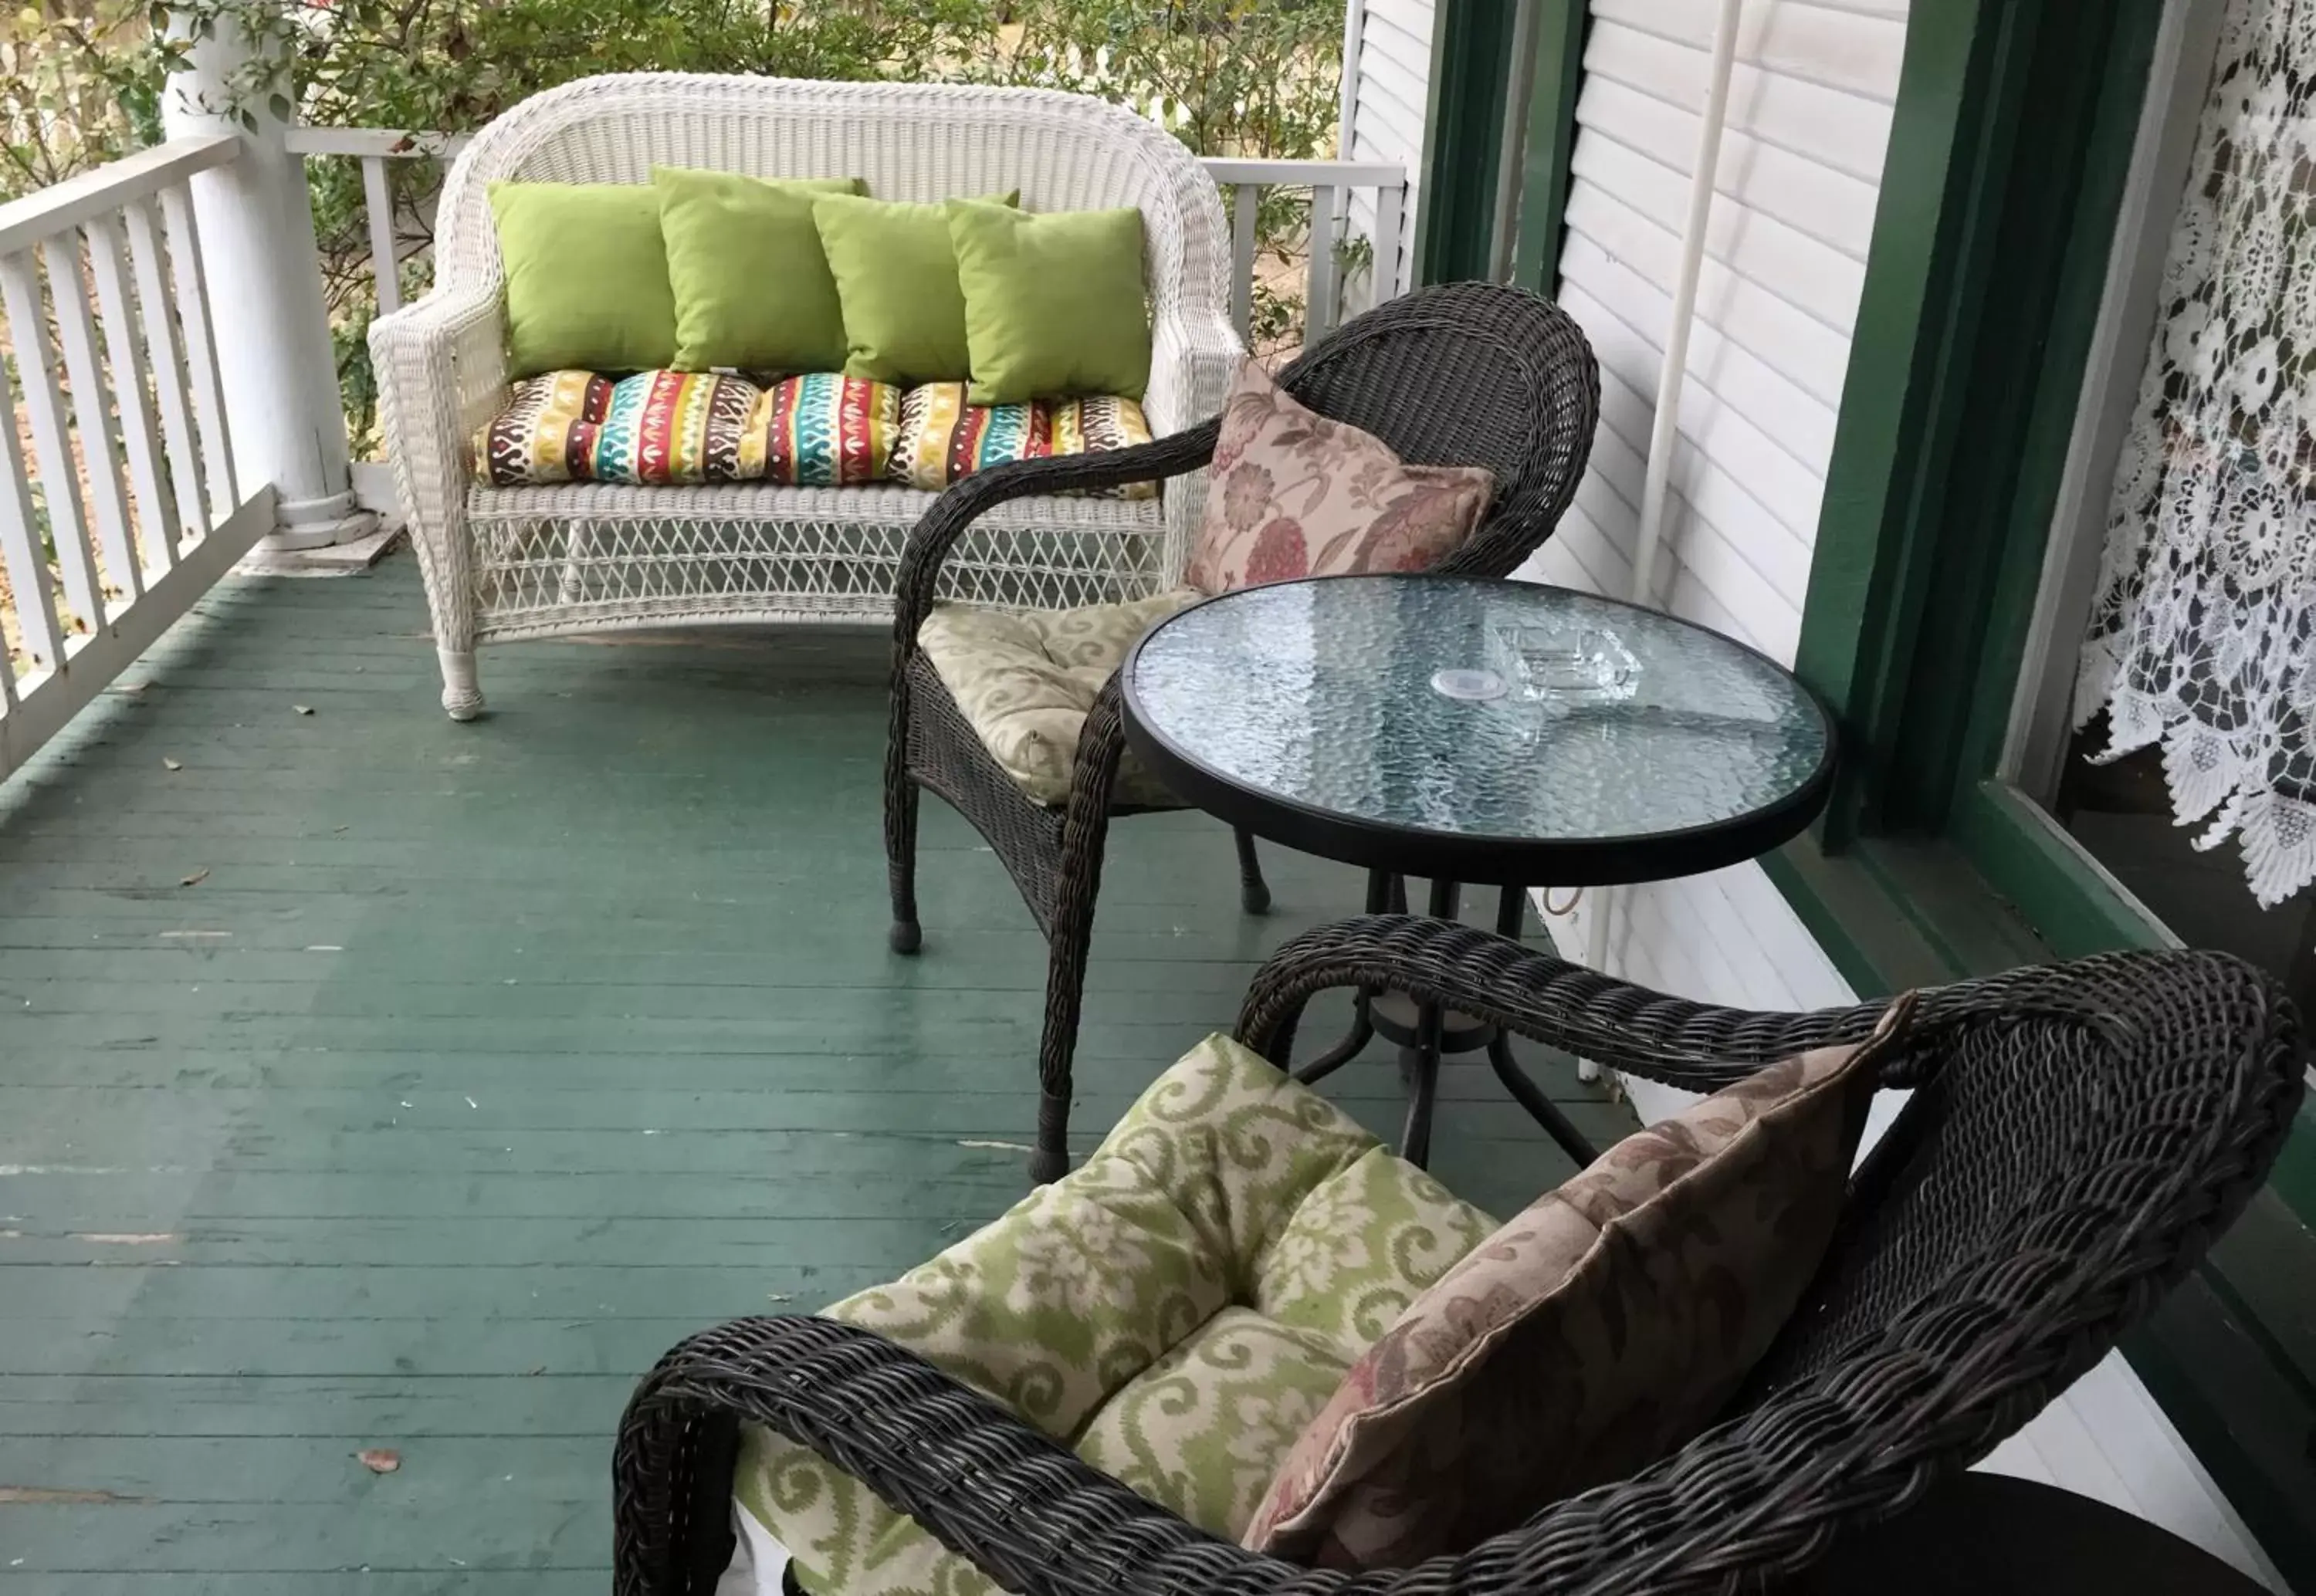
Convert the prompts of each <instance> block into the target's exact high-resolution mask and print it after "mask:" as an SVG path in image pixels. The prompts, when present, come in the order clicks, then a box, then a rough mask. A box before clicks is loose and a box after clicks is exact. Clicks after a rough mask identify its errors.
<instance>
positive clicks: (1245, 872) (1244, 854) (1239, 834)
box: [1231, 826, 1270, 915]
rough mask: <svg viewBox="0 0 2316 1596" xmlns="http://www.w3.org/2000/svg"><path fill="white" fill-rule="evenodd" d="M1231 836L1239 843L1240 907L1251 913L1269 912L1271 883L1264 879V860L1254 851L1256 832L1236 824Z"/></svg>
mask: <svg viewBox="0 0 2316 1596" xmlns="http://www.w3.org/2000/svg"><path fill="white" fill-rule="evenodd" d="M1231 836H1232V837H1233V838H1235V839H1236V841H1237V843H1238V901H1239V907H1240V908H1241V909H1245V910H1246V912H1247V913H1249V914H1251V915H1259V914H1269V912H1270V885H1269V882H1265V881H1264V880H1263V879H1262V861H1261V859H1260V858H1259V857H1258V856H1256V854H1255V851H1254V833H1253V832H1252V831H1249V830H1247V829H1244V828H1243V827H1236V826H1234V827H1233V828H1232V829H1231Z"/></svg>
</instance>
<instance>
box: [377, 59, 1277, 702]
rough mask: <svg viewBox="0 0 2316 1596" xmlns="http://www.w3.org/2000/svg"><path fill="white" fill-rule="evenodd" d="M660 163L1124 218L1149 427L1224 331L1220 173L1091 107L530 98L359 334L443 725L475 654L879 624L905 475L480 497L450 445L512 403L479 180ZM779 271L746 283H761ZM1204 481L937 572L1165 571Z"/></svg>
mask: <svg viewBox="0 0 2316 1596" xmlns="http://www.w3.org/2000/svg"><path fill="white" fill-rule="evenodd" d="M655 164H659V165H668V166H693V167H705V168H709V169H713V170H718V171H725V172H737V173H748V174H750V175H753V176H758V177H861V178H865V179H867V180H868V182H869V192H870V193H871V194H873V195H876V196H877V197H878V198H880V199H916V200H938V199H949V198H953V197H956V196H960V195H975V194H985V193H989V192H992V191H1001V190H1005V189H1012V188H1017V187H1018V188H1019V189H1020V191H1021V203H1022V204H1023V205H1024V206H1026V207H1028V208H1031V209H1036V210H1077V209H1092V208H1114V207H1122V206H1129V205H1130V206H1134V207H1136V208H1139V209H1140V210H1141V212H1142V217H1143V224H1144V236H1145V272H1146V277H1147V282H1148V286H1149V290H1150V298H1151V309H1152V317H1153V325H1152V359H1151V368H1150V386H1149V391H1148V393H1147V394H1146V395H1145V399H1144V405H1143V407H1144V410H1145V413H1146V415H1147V417H1148V419H1149V422H1150V428H1151V430H1152V432H1153V433H1154V434H1155V435H1159V436H1163V435H1164V434H1166V433H1169V432H1174V431H1179V430H1181V429H1183V428H1185V427H1188V426H1189V425H1191V424H1192V423H1194V422H1196V421H1199V420H1202V419H1204V418H1205V417H1207V416H1209V415H1212V414H1213V413H1215V412H1216V410H1218V409H1219V408H1220V406H1221V403H1222V395H1223V390H1224V388H1225V386H1226V384H1227V382H1228V380H1229V377H1230V375H1231V369H1232V367H1233V365H1234V361H1235V360H1236V359H1237V358H1238V355H1239V352H1240V344H1239V341H1238V337H1237V335H1236V333H1235V332H1234V331H1233V329H1232V326H1231V322H1230V317H1229V312H1228V286H1227V284H1228V278H1227V272H1228V259H1229V236H1228V233H1227V231H1226V229H1225V222H1224V217H1223V210H1222V204H1221V201H1220V199H1218V198H1217V197H1216V189H1215V184H1214V182H1212V180H1211V179H1209V178H1208V177H1207V173H1206V172H1205V171H1204V169H1203V168H1201V167H1200V165H1199V164H1198V160H1197V159H1196V157H1194V156H1193V155H1190V153H1189V151H1188V150H1187V149H1185V148H1184V147H1183V146H1181V144H1180V143H1179V142H1178V141H1176V140H1175V139H1173V138H1171V137H1169V136H1168V135H1166V134H1165V133H1164V132H1162V131H1161V130H1160V129H1157V128H1155V127H1154V126H1152V125H1151V124H1150V123H1148V122H1146V121H1145V120H1142V119H1140V118H1138V117H1136V116H1134V115H1133V114H1131V113H1130V112H1127V111H1123V110H1120V109H1118V108H1117V107H1115V106H1111V105H1108V104H1105V103H1103V102H1100V101H1096V100H1090V99H1085V98H1082V97H1080V96H1076V95H1070V94H1061V93H1051V92H1048V91H1045V90H1038V89H984V88H960V87H949V86H943V85H934V84H838V83H812V82H797V81H792V80H788V79H781V78H751V77H707V76H688V75H679V74H656V73H655V74H631V75H607V76H602V77H594V78H588V79H584V80H583V81H580V82H577V83H574V84H567V85H566V86H564V87H562V88H559V89H554V90H550V91H548V93H543V94H539V95H537V96H534V97H533V98H531V99H530V100H526V101H525V102H522V103H521V105H518V106H516V107H515V108H514V109H513V110H512V111H508V112H507V113H506V114H505V115H503V116H502V117H500V118H498V119H497V120H495V121H494V122H492V123H491V124H490V125H489V126H488V127H486V128H485V129H483V130H482V132H481V133H479V134H478V135H477V137H475V139H474V141H473V142H472V143H471V144H469V145H468V146H467V148H466V150H465V151H464V152H463V153H462V154H461V155H459V159H458V161H457V162H456V163H455V164H453V165H452V167H451V169H450V177H449V180H448V182H446V183H445V185H444V187H443V191H442V198H441V209H440V216H439V226H438V231H437V245H436V265H435V284H434V287H433V289H432V291H431V292H429V293H428V294H427V295H425V297H423V298H420V299H418V300H416V301H414V303H412V304H411V305H410V306H407V307H405V308H404V309H402V310H400V311H397V312H396V313H395V314H394V315H388V316H383V317H381V318H379V321H378V322H377V324H375V325H374V326H373V327H372V328H371V330H370V352H371V357H372V360H373V362H374V364H375V366H376V368H377V372H378V382H379V413H380V415H381V418H382V420H383V422H384V427H385V432H386V441H387V449H388V451H389V453H390V455H391V457H392V459H393V463H394V474H395V482H396V487H397V490H398V491H399V492H400V494H401V497H402V501H403V508H404V510H405V513H406V514H407V515H408V517H409V522H410V531H411V539H412V542H413V543H414V545H415V546H416V547H417V550H418V556H419V563H420V568H421V570H422V572H423V575H424V579H425V584H426V598H427V604H428V607H429V608H430V609H431V610H432V617H433V625H434V637H435V643H436V646H437V648H438V649H439V651H440V652H441V662H442V704H443V707H444V708H446V709H448V710H449V711H450V714H451V715H452V717H453V718H455V719H459V720H466V719H468V718H471V717H472V716H473V715H475V714H477V713H479V712H480V710H481V708H482V705H483V696H482V692H481V689H480V687H479V686H478V685H477V678H476V671H475V648H476V645H477V643H490V642H495V641H498V640H501V639H509V638H521V637H543V636H550V635H556V634H570V633H581V632H602V631H611V630H618V629H623V628H643V627H658V626H671V625H698V624H702V623H710V622H782V621H839V622H844V621H850V622H879V621H886V620H888V619H889V617H890V615H891V587H892V581H893V578H894V575H895V572H896V570H897V568H898V565H899V562H900V555H901V548H902V545H903V543H904V541H905V539H906V538H907V536H908V533H909V529H910V528H912V527H913V525H915V523H916V521H917V519H918V518H919V516H921V515H922V513H923V512H924V510H926V509H927V508H928V507H929V506H930V505H931V503H932V501H933V498H934V495H932V494H931V493H927V492H920V491H917V490H914V489H910V488H905V487H901V486H897V485H895V486H890V487H886V486H876V487H842V488H790V487H773V486H767V485H756V484H748V485H737V486H733V485H726V486H686V487H637V486H628V485H616V484H598V483H583V484H570V485H565V486H554V487H519V488H507V487H501V488H490V487H483V486H479V485H477V483H474V481H473V480H472V478H471V476H470V474H469V472H468V449H469V440H470V439H472V438H473V436H474V434H475V432H476V430H477V429H478V428H480V427H481V426H482V425H483V424H484V423H485V421H488V420H489V419H490V418H491V416H492V415H493V414H494V412H496V411H497V410H498V409H499V407H500V406H501V405H502V404H503V402H504V400H505V398H506V393H507V386H508V384H507V374H506V362H505V350H504V327H503V311H502V303H501V301H502V295H503V269H502V267H501V264H500V261H499V253H498V244H497V238H496V235H495V232H494V228H493V225H492V220H491V215H490V208H489V202H488V199H487V194H486V185H487V184H488V183H489V182H491V181H492V180H494V179H497V178H519V179H527V180H530V181H544V182H635V183H643V182H650V181H651V169H652V167H653V166H654V165H655ZM775 288H776V285H771V284H768V285H767V291H775ZM1203 492H1204V482H1203V479H1202V478H1199V479H1183V480H1180V481H1178V482H1176V483H1171V484H1169V487H1168V489H1167V492H1166V494H1165V496H1164V498H1163V499H1162V500H1161V501H1156V502H1150V501H1141V502H1134V501H1110V500H1100V499H1085V498H1032V499H1025V500H1020V501H1014V502H1012V503H1009V504H1007V505H1005V506H1003V507H1002V509H1001V510H996V511H993V513H991V514H989V515H987V516H984V517H983V518H982V519H980V521H979V522H978V523H976V526H975V530H974V532H973V533H972V534H971V535H970V536H968V537H967V538H966V541H965V542H964V543H963V544H962V545H960V546H959V547H958V550H957V551H956V552H955V554H952V556H951V557H950V559H949V563H948V568H949V581H950V583H951V585H952V587H953V589H954V590H955V592H956V594H957V596H958V597H960V598H966V599H976V600H979V601H981V602H984V603H993V604H1002V605H1019V606H1025V607H1027V606H1036V607H1063V606H1071V605H1080V604H1096V603H1105V602H1110V601H1114V600H1118V599H1133V598H1140V597H1143V596H1145V595H1146V594H1149V593H1153V592H1156V591H1160V590H1163V589H1165V588H1167V587H1170V586H1172V585H1173V584H1174V582H1175V580H1176V577H1177V574H1178V573H1179V572H1180V570H1181V567H1182V563H1183V561H1184V558H1185V557H1186V551H1187V548H1188V545H1189V530H1190V528H1192V527H1194V526H1195V525H1196V524H1197V519H1198V512H1199V510H1200V509H1201V507H1202V498H1203Z"/></svg>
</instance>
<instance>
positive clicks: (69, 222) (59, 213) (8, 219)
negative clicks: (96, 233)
mask: <svg viewBox="0 0 2316 1596" xmlns="http://www.w3.org/2000/svg"><path fill="white" fill-rule="evenodd" d="M240 153H241V140H239V139H237V138H235V137H230V136H229V135H227V134H223V133H215V134H206V135H203V136H202V137H197V138H172V139H171V140H169V142H168V143H166V144H158V145H155V146H153V147H152V148H151V149H143V150H138V152H137V153H136V154H135V155H124V156H122V157H121V158H120V160H118V161H108V162H106V163H105V164H103V165H102V166H98V167H94V168H93V169H91V170H89V171H87V172H84V173H80V175H78V176H77V177H68V178H67V179H65V181H64V182H60V183H56V184H53V185H51V186H50V187H49V188H45V189H42V190H40V191H38V192H37V193H31V194H27V195H25V196H24V197H23V198H22V199H11V200H10V201H8V203H7V204H5V205H0V255H13V254H14V253H16V252H17V251H19V250H22V249H27V248H30V247H31V245H33V244H39V243H40V241H41V240H42V239H45V238H52V237H54V236H55V235H58V234H59V233H62V232H65V231H66V230H67V229H68V228H72V227H77V226H80V225H81V224H82V223H83V222H91V221H94V220H96V219H97V218H98V217H106V216H111V214H113V213H114V212H115V211H118V210H119V209H120V208H121V207H122V206H124V205H127V204H129V202H130V201H131V200H135V199H143V198H145V197H146V196H147V195H149V194H157V193H159V192H160V191H162V190H164V189H165V188H168V187H170V186H172V185H173V184H176V183H181V182H184V181H185V179H187V178H189V177H191V176H192V174H193V173H196V172H207V171H208V170H209V168H211V167H213V166H222V165H224V164H226V163H227V162H228V161H230V160H232V159H233V158H234V157H235V156H236V155H239V154H240Z"/></svg>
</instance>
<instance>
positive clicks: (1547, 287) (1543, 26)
mask: <svg viewBox="0 0 2316 1596" xmlns="http://www.w3.org/2000/svg"><path fill="white" fill-rule="evenodd" d="M1591 26H1592V8H1591V6H1590V5H1589V4H1586V3H1585V0H1538V12H1537V19H1536V70H1535V74H1534V75H1533V76H1532V77H1531V79H1530V80H1529V84H1528V137H1527V138H1526V139H1525V141H1524V142H1523V144H1522V146H1521V150H1520V199H1519V235H1517V237H1516V239H1515V240H1514V243H1513V245H1512V280H1513V281H1514V282H1516V283H1518V284H1519V285H1520V286H1521V287H1522V288H1532V289H1534V290H1535V291H1536V292H1537V293H1539V294H1546V295H1548V294H1550V293H1551V292H1552V291H1553V290H1554V288H1556V287H1558V285H1559V280H1560V246H1561V244H1562V241H1563V239H1564V238H1565V237H1566V236H1567V232H1568V174H1569V162H1570V160H1571V159H1572V157H1573V156H1574V155H1575V153H1576V101H1577V96H1578V95H1579V94H1580V93H1581V92H1582V89H1583V86H1584V41H1585V39H1586V37H1587V36H1588V35H1589V34H1590V31H1591Z"/></svg>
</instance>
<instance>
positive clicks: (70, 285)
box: [40, 233, 145, 599]
mask: <svg viewBox="0 0 2316 1596" xmlns="http://www.w3.org/2000/svg"><path fill="white" fill-rule="evenodd" d="M40 259H41V260H42V261H43V262H46V264H47V266H48V269H49V297H50V300H51V302H52V305H53V308H54V309H55V312H56V317H57V341H58V343H59V344H61V345H63V346H64V351H65V380H66V381H67V382H68V383H70V384H71V385H72V405H73V420H74V421H75V423H76V426H77V427H78V429H79V432H80V451H81V463H82V465H84V466H85V468H86V471H87V474H88V509H89V516H90V519H91V520H92V521H93V522H94V531H95V534H96V546H97V549H98V552H99V553H101V554H102V555H103V556H104V571H105V574H106V575H107V576H109V577H111V579H112V585H113V587H114V588H115V589H117V590H120V591H122V592H125V593H127V594H128V595H129V597H130V598H131V599H134V598H136V597H137V596H138V595H139V594H141V593H143V592H144V591H145V575H144V572H141V571H139V570H138V565H137V552H136V549H135V548H134V546H133V545H131V543H130V541H129V504H128V501H127V500H126V499H125V498H124V497H123V496H122V494H121V492H120V425H119V424H118V423H117V422H116V421H114V420H113V415H112V396H111V386H110V385H108V384H107V383H106V381H105V378H104V366H103V363H102V361H101V360H100V359H98V358H97V350H96V330H95V328H94V327H93V326H91V325H90V324H89V319H88V279H86V278H85V276H84V275H83V274H82V270H81V252H80V240H79V239H78V238H77V237H76V236H75V235H72V234H70V233H62V234H58V235H57V236H55V237H53V238H50V239H49V240H48V241H47V242H45V243H44V244H41V245H40Z"/></svg>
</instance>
